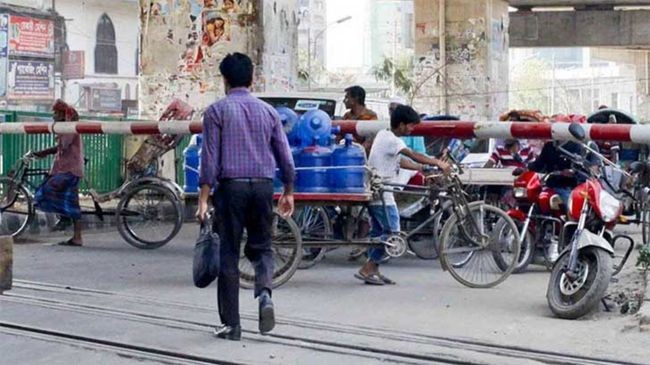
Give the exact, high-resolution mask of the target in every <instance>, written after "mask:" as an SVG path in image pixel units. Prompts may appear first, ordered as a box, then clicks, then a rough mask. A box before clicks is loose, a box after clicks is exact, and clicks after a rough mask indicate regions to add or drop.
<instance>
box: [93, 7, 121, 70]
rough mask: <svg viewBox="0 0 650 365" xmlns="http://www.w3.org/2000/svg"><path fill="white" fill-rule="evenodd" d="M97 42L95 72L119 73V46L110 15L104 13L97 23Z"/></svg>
mask: <svg viewBox="0 0 650 365" xmlns="http://www.w3.org/2000/svg"><path fill="white" fill-rule="evenodd" d="M96 38H97V40H96V44H95V73H102V74H117V47H116V46H115V27H114V26H113V22H112V21H111V18H109V17H108V15H106V14H103V15H102V16H101V18H99V23H98V24H97V34H96Z"/></svg>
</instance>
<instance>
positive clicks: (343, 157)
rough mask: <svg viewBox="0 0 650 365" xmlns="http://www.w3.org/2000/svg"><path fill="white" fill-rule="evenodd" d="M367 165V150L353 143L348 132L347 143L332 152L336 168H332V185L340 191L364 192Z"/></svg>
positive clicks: (333, 163) (335, 189)
mask: <svg viewBox="0 0 650 365" xmlns="http://www.w3.org/2000/svg"><path fill="white" fill-rule="evenodd" d="M365 165H366V153H365V151H364V150H363V148H362V147H359V146H355V145H354V144H352V135H351V134H346V135H345V145H343V146H339V147H337V148H335V149H334V152H332V166H333V167H335V168H334V169H332V170H330V186H331V187H332V189H333V190H334V191H336V192H339V193H363V192H364V191H365V187H364V183H365V176H366V173H365ZM356 166H358V167H356ZM338 167H341V168H338Z"/></svg>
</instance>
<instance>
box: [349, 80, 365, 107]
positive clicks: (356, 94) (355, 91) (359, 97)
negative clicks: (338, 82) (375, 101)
mask: <svg viewBox="0 0 650 365" xmlns="http://www.w3.org/2000/svg"><path fill="white" fill-rule="evenodd" d="M345 92H346V93H348V94H349V95H350V96H351V97H353V98H354V99H355V100H356V101H357V102H358V103H359V104H361V105H363V106H366V90H364V89H363V88H362V87H361V86H359V85H354V86H350V87H349V88H347V89H345Z"/></svg>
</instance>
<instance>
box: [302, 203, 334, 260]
mask: <svg viewBox="0 0 650 365" xmlns="http://www.w3.org/2000/svg"><path fill="white" fill-rule="evenodd" d="M294 221H295V222H296V224H297V225H298V227H299V228H300V234H301V236H302V239H303V243H304V242H305V241H309V240H315V241H322V240H327V239H330V238H332V225H331V223H330V219H329V217H328V216H327V212H325V209H323V208H320V207H309V206H305V207H301V208H299V209H298V210H296V213H295V214H294ZM325 251H326V247H303V249H302V252H303V254H302V259H301V260H300V264H299V265H298V269H308V268H310V267H312V266H314V265H316V263H317V262H318V261H320V260H322V259H323V257H325Z"/></svg>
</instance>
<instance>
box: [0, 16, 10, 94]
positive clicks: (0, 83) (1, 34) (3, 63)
mask: <svg viewBox="0 0 650 365" xmlns="http://www.w3.org/2000/svg"><path fill="white" fill-rule="evenodd" d="M8 46H9V15H7V14H0V98H4V97H5V96H6V95H7V56H8V53H7V52H8Z"/></svg>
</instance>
